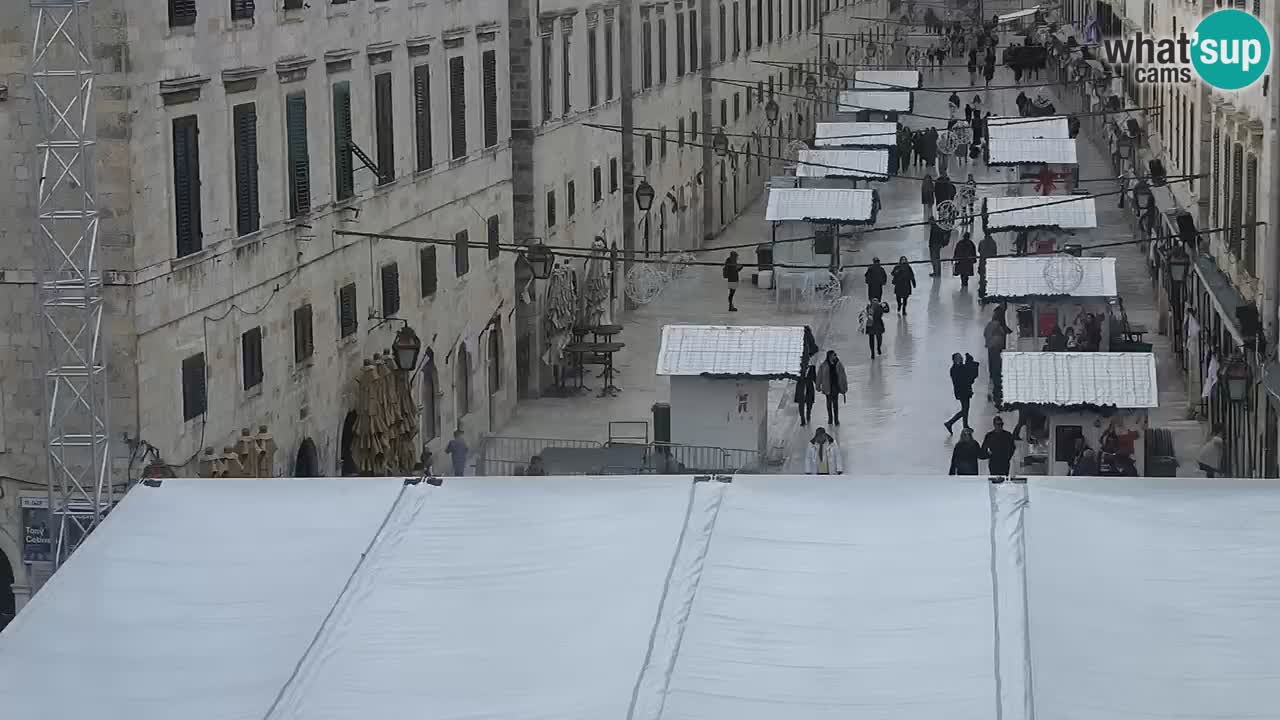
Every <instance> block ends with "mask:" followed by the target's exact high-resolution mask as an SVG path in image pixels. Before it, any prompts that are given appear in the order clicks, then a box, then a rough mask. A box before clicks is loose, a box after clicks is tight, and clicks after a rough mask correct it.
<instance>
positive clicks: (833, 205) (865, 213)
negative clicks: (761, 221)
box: [765, 188, 875, 223]
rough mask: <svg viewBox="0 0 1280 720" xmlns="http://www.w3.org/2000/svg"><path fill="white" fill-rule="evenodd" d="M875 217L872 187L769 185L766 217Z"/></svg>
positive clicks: (866, 219)
mask: <svg viewBox="0 0 1280 720" xmlns="http://www.w3.org/2000/svg"><path fill="white" fill-rule="evenodd" d="M874 218H875V190H838V189H822V188H770V189H769V205H768V207H767V208H766V209H765V220H768V221H769V222H785V221H788V220H813V221H822V220H828V221H832V222H848V223H866V222H871V221H872V220H873V219H874Z"/></svg>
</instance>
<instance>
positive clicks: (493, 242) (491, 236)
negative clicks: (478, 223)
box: [484, 215, 502, 260]
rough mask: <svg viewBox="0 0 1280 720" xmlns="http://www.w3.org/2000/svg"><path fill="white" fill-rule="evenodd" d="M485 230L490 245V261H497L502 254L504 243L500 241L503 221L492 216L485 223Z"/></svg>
mask: <svg viewBox="0 0 1280 720" xmlns="http://www.w3.org/2000/svg"><path fill="white" fill-rule="evenodd" d="M484 229H485V240H486V242H488V244H489V259H490V260H497V259H498V256H499V255H501V254H502V242H501V239H500V238H501V231H502V221H501V220H499V219H498V216H497V215H490V216H489V219H488V220H486V221H485V224H484Z"/></svg>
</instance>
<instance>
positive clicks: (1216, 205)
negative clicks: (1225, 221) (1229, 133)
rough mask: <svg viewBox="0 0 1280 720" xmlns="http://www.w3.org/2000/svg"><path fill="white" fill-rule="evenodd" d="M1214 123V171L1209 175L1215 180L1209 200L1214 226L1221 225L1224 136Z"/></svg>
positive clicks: (1210, 220)
mask: <svg viewBox="0 0 1280 720" xmlns="http://www.w3.org/2000/svg"><path fill="white" fill-rule="evenodd" d="M1214 125H1215V127H1214V128H1213V168H1212V172H1211V174H1210V175H1209V179H1210V181H1212V182H1213V187H1214V191H1213V194H1212V195H1211V196H1210V198H1209V200H1210V201H1211V204H1210V207H1209V215H1210V219H1209V222H1210V224H1212V225H1213V226H1214V227H1219V224H1218V218H1219V217H1221V210H1220V208H1221V206H1222V200H1221V188H1222V142H1221V137H1222V131H1221V130H1220V129H1218V127H1217V126H1216V125H1217V123H1214Z"/></svg>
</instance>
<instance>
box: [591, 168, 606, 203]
mask: <svg viewBox="0 0 1280 720" xmlns="http://www.w3.org/2000/svg"><path fill="white" fill-rule="evenodd" d="M603 198H604V181H603V179H602V178H601V177H600V166H599V165H596V166H595V167H593V168H591V202H593V203H598V202H600V200H601V199H603Z"/></svg>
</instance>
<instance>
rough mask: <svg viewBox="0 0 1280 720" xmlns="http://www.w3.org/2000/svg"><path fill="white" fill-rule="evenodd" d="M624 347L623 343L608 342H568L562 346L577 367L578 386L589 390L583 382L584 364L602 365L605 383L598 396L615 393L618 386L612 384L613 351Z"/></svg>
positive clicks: (617, 390)
mask: <svg viewBox="0 0 1280 720" xmlns="http://www.w3.org/2000/svg"><path fill="white" fill-rule="evenodd" d="M623 347H625V343H617V342H608V343H570V344H568V345H565V346H564V351H565V352H567V353H569V354H570V355H572V356H573V358H574V366H575V367H576V368H577V369H578V385H577V387H578V388H581V389H585V390H590V388H588V387H587V386H586V385H585V384H584V383H583V376H584V375H585V373H584V372H583V367H584V366H586V365H603V366H604V378H605V385H604V387H603V388H602V389H601V390H600V396H601V397H604V396H605V395H615V394H617V393H618V392H619V390H620V388H618V387H617V386H616V385H614V384H613V355H614V353H616V352H618V351H619V350H621V349H622V348H623Z"/></svg>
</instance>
